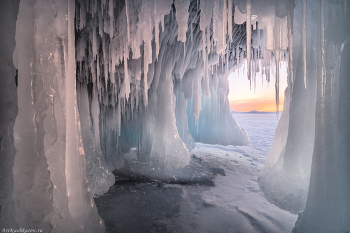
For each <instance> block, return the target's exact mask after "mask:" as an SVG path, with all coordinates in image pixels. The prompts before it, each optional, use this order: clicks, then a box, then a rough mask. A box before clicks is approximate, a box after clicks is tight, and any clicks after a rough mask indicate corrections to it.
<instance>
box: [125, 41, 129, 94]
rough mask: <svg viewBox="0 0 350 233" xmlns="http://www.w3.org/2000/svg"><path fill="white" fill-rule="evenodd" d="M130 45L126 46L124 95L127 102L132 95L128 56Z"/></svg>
mask: <svg viewBox="0 0 350 233" xmlns="http://www.w3.org/2000/svg"><path fill="white" fill-rule="evenodd" d="M128 48H129V47H128V45H127V44H126V43H125V45H124V93H125V100H128V99H129V94H130V79H129V68H128V57H129V56H128V55H129V49H128Z"/></svg>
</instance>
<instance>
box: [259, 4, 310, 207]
mask: <svg viewBox="0 0 350 233" xmlns="http://www.w3.org/2000/svg"><path fill="white" fill-rule="evenodd" d="M302 9H303V7H302V5H301V4H300V3H299V4H298V3H297V5H296V6H295V17H294V24H293V47H294V51H293V58H294V59H293V62H292V63H289V64H291V65H292V69H293V70H290V69H289V75H291V74H294V76H293V77H291V78H290V79H292V80H293V85H291V84H289V90H293V91H292V92H291V98H290V105H289V120H284V116H283V118H282V119H281V122H280V124H279V126H278V129H279V127H282V124H283V125H284V127H286V124H287V125H288V126H287V127H286V128H285V130H284V131H283V130H276V134H275V138H285V140H283V141H279V142H278V141H276V142H274V143H273V146H272V149H271V151H270V153H269V158H268V160H267V163H266V164H265V166H264V168H263V170H262V172H261V175H260V177H259V185H260V189H261V190H262V191H263V193H264V195H265V197H266V198H267V200H269V201H270V202H272V203H274V204H276V205H277V206H279V207H281V208H282V209H285V210H288V211H290V212H292V213H300V212H301V211H303V209H304V207H305V201H306V197H307V192H308V187H309V180H310V171H311V170H310V168H311V158H312V152H313V148H314V138H315V104H316V73H315V72H314V71H315V70H316V60H317V54H316V53H313V49H312V48H313V46H314V44H316V43H317V41H315V39H314V38H312V35H313V34H314V33H315V26H312V25H310V27H309V30H308V34H307V36H308V38H309V39H308V44H307V45H309V46H308V49H307V51H306V52H307V53H308V61H309V62H308V66H307V67H306V66H305V62H304V58H303V56H304V53H305V51H304V47H305V46H306V44H305V43H304V42H303V35H304V34H303V29H302V27H303V25H304V22H303V16H305V17H306V16H307V18H308V19H309V20H310V19H311V14H308V15H306V14H303V13H302ZM299 14H300V15H299ZM296 49H298V50H296ZM304 68H305V69H304ZM305 72H306V73H305ZM305 76H306V77H307V78H306V79H305ZM289 83H290V82H289ZM288 95H289V94H288ZM283 115H286V113H283ZM285 121H286V122H287V123H285ZM276 147H280V149H279V150H275V148H276ZM271 157H274V158H276V159H273V161H274V163H272V162H271V161H272V160H271V159H270V158H271ZM277 158H278V159H277Z"/></svg>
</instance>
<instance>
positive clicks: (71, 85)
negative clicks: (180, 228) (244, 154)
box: [0, 0, 350, 232]
mask: <svg viewBox="0 0 350 233" xmlns="http://www.w3.org/2000/svg"><path fill="white" fill-rule="evenodd" d="M349 5H350V4H348V1H347V0H337V1H336V0H334V1H325V0H295V1H294V0H277V1H276V0H191V1H190V0H175V1H173V0H49V1H47V0H20V1H19V0H2V1H0V18H1V22H3V23H2V24H1V32H2V34H1V36H0V39H1V40H0V42H1V54H0V59H1V67H0V72H1V74H2V76H1V79H0V82H1V85H0V89H1V91H0V96H1V101H0V108H1V112H0V117H1V124H0V137H1V150H0V154H1V157H0V161H1V169H0V173H1V174H0V175H1V177H0V178H1V182H0V187H1V195H0V199H1V202H0V204H1V215H0V216H1V219H0V225H1V227H0V228H1V229H2V228H19V227H25V228H30V229H36V228H40V229H43V231H44V232H104V223H103V220H102V219H101V218H100V217H99V215H98V213H97V209H96V206H95V203H94V200H93V196H98V195H101V194H103V193H104V192H106V191H107V190H108V189H109V187H110V186H111V185H113V183H114V176H113V174H112V173H111V171H112V170H113V169H115V168H120V167H122V166H123V153H125V152H128V151H129V150H130V149H131V148H132V147H136V148H137V155H138V160H139V162H140V163H142V164H145V166H147V167H149V168H151V169H153V168H154V169H158V168H159V169H177V168H180V167H184V166H186V165H187V164H188V162H189V160H190V156H189V151H190V150H191V149H193V148H194V143H195V141H198V142H204V143H212V144H222V145H245V144H247V143H249V139H248V136H247V134H246V132H245V131H244V130H243V129H242V128H241V127H240V126H239V125H238V124H237V123H236V121H235V120H234V119H233V117H232V114H231V112H230V110H229V103H228V99H227V95H228V92H229V90H228V86H229V85H228V80H227V77H228V75H229V74H230V73H231V72H232V71H233V70H234V69H237V68H239V67H240V66H241V65H243V64H244V61H245V60H247V61H248V67H247V70H248V79H249V80H250V81H251V84H252V85H256V73H257V72H259V71H261V72H262V73H263V74H264V76H265V77H266V79H267V81H270V75H273V74H275V75H276V83H275V87H276V110H277V113H278V110H279V96H278V93H279V67H280V63H281V61H286V62H287V63H288V88H287V89H286V91H285V106H284V112H283V114H282V116H281V120H280V121H279V125H278V127H277V129H276V134H275V137H274V142H273V145H272V148H271V150H270V152H269V155H268V159H267V161H266V164H265V167H264V168H263V170H262V172H261V175H260V177H259V185H260V188H261V190H262V192H263V193H264V195H265V197H266V199H268V200H269V201H270V202H272V203H274V204H275V205H277V206H279V207H280V208H282V209H285V210H288V211H290V212H293V213H300V215H299V218H298V221H297V223H296V227H295V229H294V231H295V232H349V231H350V195H349V193H350V156H349V152H350V144H349V141H350V128H349V127H350V94H349V91H348V90H347V89H348V87H349V86H350V81H349V80H350V79H349V78H348V75H349V73H350V66H349V64H350V33H349V28H348V25H350V18H349V15H350V12H349ZM246 25H249V26H248V27H246ZM16 86H17V87H16ZM16 89H17V91H16ZM116 208H117V207H116Z"/></svg>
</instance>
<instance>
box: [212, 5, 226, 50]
mask: <svg viewBox="0 0 350 233" xmlns="http://www.w3.org/2000/svg"><path fill="white" fill-rule="evenodd" d="M223 2H225V1H223V0H215V7H214V25H213V26H214V28H213V30H214V32H213V37H214V41H215V42H216V53H218V54H221V53H222V52H223V51H224V50H225V45H226V43H225V42H224V40H225V39H224V38H225V36H224V35H223V34H224V33H223V32H224V28H225V27H224V22H225V20H224V19H226V17H225V16H224V14H223V12H224V8H225V7H224V3H223Z"/></svg>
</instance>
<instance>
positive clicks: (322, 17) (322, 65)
mask: <svg viewBox="0 0 350 233" xmlns="http://www.w3.org/2000/svg"><path fill="white" fill-rule="evenodd" d="M324 5H325V0H321V1H320V11H321V12H320V55H321V56H320V58H321V75H320V76H321V77H320V80H321V83H322V85H320V88H321V90H320V93H321V94H322V98H323V97H324V96H325V91H324V88H323V87H324V86H323V83H324V79H325V78H324V77H325V73H326V68H325V66H326V65H325V51H324V46H325V39H324V28H325V25H324V22H325V17H324V11H325V6H324Z"/></svg>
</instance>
